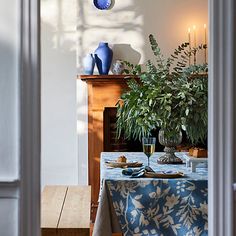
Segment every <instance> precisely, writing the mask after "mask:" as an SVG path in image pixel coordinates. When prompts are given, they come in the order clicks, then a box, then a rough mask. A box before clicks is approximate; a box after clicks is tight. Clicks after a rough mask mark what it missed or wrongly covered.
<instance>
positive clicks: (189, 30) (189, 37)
mask: <svg viewBox="0 0 236 236" xmlns="http://www.w3.org/2000/svg"><path fill="white" fill-rule="evenodd" d="M188 42H189V48H191V29H190V28H188Z"/></svg>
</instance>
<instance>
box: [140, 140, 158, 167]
mask: <svg viewBox="0 0 236 236" xmlns="http://www.w3.org/2000/svg"><path fill="white" fill-rule="evenodd" d="M142 143H143V152H144V153H145V155H146V156H147V158H148V167H149V158H150V156H151V155H152V154H153V153H154V152H155V144H156V138H153V137H151V138H142Z"/></svg>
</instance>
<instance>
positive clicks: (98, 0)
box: [93, 0, 111, 10]
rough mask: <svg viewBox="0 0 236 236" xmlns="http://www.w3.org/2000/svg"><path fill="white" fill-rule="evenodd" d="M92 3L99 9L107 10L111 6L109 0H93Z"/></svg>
mask: <svg viewBox="0 0 236 236" xmlns="http://www.w3.org/2000/svg"><path fill="white" fill-rule="evenodd" d="M93 4H94V6H95V7H96V8H98V9H99V10H107V9H109V7H110V6H111V0H93Z"/></svg>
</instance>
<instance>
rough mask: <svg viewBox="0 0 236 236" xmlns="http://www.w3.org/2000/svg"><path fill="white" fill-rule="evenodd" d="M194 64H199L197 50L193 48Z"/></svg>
mask: <svg viewBox="0 0 236 236" xmlns="http://www.w3.org/2000/svg"><path fill="white" fill-rule="evenodd" d="M193 64H194V65H196V64H197V48H195V47H194V48H193Z"/></svg>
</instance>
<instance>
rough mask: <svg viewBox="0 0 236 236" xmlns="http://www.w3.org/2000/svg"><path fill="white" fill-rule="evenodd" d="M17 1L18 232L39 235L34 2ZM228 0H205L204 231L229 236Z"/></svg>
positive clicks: (231, 112)
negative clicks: (206, 159)
mask: <svg viewBox="0 0 236 236" xmlns="http://www.w3.org/2000/svg"><path fill="white" fill-rule="evenodd" d="M21 1H22V14H23V21H22V60H23V64H22V73H21V79H22V80H21V81H22V84H21V137H22V139H21V145H22V148H21V158H22V163H21V178H22V179H21V196H22V198H21V199H22V200H21V209H22V212H23V213H22V217H21V236H31V235H35V236H39V235H40V17H39V16H40V14H39V11H40V1H39V0H21ZM234 13H235V3H234V0H209V22H210V43H209V45H210V48H209V65H210V67H209V120H208V121H209V126H208V127H209V128H208V132H209V133H208V137H209V180H208V181H209V182H208V183H209V198H208V204H209V235H210V236H217V235H220V236H221V235H225V236H231V235H233V229H234V227H233V226H234V224H233V223H234V222H233V206H234V204H233V182H236V181H235V176H234V175H233V174H234V173H233V169H236V168H235V163H236V162H235V157H234V155H233V154H234V153H233V151H234V150H233V144H234V142H235V134H236V132H234V131H236V128H235V124H234V118H235V111H236V109H234V108H235V106H236V102H235V101H236V100H235V95H234V91H235V89H234V88H236V86H235V82H234V77H235V74H236V73H235V68H234V65H236V60H235V56H234V55H236V50H235V45H234V44H235V43H234V42H235V23H234V22H235V14H234Z"/></svg>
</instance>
